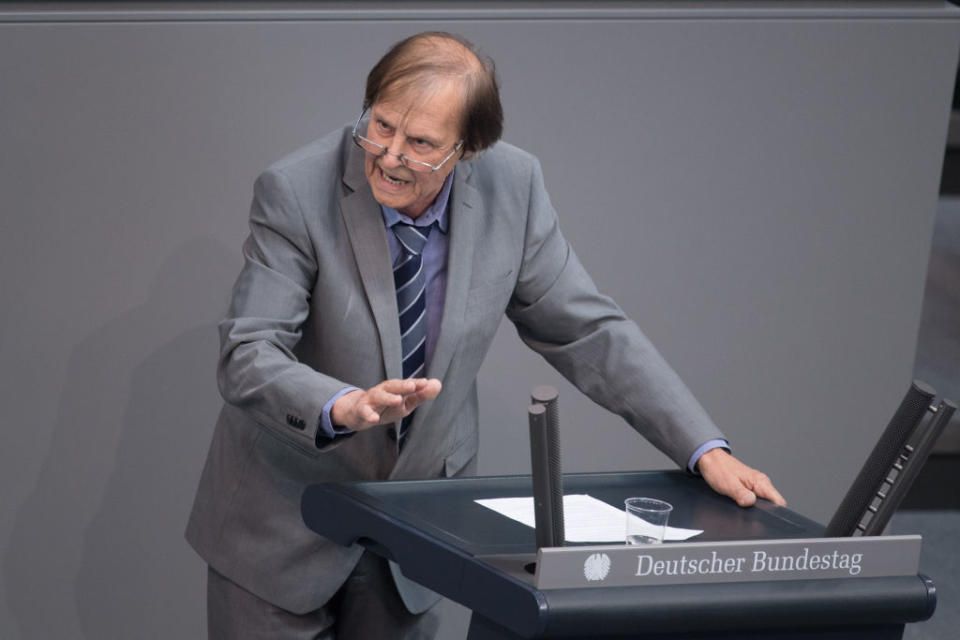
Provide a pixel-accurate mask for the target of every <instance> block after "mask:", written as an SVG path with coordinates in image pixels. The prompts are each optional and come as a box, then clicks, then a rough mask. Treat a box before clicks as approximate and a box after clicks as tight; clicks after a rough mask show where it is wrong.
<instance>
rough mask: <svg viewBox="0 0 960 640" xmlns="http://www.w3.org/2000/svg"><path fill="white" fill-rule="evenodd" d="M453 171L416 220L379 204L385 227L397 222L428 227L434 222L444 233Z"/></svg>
mask: <svg viewBox="0 0 960 640" xmlns="http://www.w3.org/2000/svg"><path fill="white" fill-rule="evenodd" d="M455 172H456V169H454V170H453V171H451V172H450V175H448V176H447V179H446V180H444V181H443V187H442V188H441V189H440V193H438V194H437V197H436V199H435V200H434V201H433V204H431V205H430V206H429V207H427V210H426V211H424V212H423V213H422V214H420V215H419V216H418V217H417V219H416V220H414V219H412V218H410V217H409V216H405V215H403V214H402V213H400V212H399V211H397V210H396V209H391V208H390V207H386V206H384V205H380V211H381V212H382V213H383V222H384V224H386V225H387V228H388V229H389V228H390V227H392V226H393V225H395V224H397V223H398V222H403V223H404V224H412V225H414V226H416V227H429V226H430V225H431V224H433V223H434V222H436V223H437V227H438V228H439V229H440V231H441V232H443V233H446V232H447V224H448V216H447V203H448V202H449V201H450V189H451V187H452V185H453V174H454V173H455Z"/></svg>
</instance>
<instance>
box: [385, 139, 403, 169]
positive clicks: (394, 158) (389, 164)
mask: <svg viewBox="0 0 960 640" xmlns="http://www.w3.org/2000/svg"><path fill="white" fill-rule="evenodd" d="M392 147H393V145H391V146H389V147H387V148H386V149H385V150H384V152H383V156H382V157H381V158H380V166H382V167H383V168H385V169H391V168H394V167H399V166H400V165H402V164H403V162H401V161H400V154H399V153H397V152H396V151H395V150H394V149H393V148H392Z"/></svg>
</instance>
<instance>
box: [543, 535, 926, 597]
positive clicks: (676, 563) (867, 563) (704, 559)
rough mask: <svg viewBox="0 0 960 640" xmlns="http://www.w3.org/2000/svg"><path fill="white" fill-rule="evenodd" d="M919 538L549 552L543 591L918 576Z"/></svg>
mask: <svg viewBox="0 0 960 640" xmlns="http://www.w3.org/2000/svg"><path fill="white" fill-rule="evenodd" d="M920 543H921V537H920V536H918V535H911V536H877V537H873V536H863V537H856V538H810V539H792V540H743V541H729V542H681V543H667V544H651V545H636V546H632V545H631V546H627V545H604V546H583V547H545V548H542V549H540V551H539V552H538V553H537V573H536V579H535V583H536V586H537V588H538V589H572V588H583V587H626V586H642V585H668V584H692V583H698V584H703V583H710V582H759V581H770V580H819V579H835V578H875V577H882V576H910V575H916V573H917V569H918V566H919V563H920Z"/></svg>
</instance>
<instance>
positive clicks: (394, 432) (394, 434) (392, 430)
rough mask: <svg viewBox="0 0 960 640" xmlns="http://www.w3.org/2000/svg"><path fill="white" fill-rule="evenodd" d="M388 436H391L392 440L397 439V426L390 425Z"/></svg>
mask: <svg viewBox="0 0 960 640" xmlns="http://www.w3.org/2000/svg"><path fill="white" fill-rule="evenodd" d="M387 437H388V438H390V439H391V440H393V441H394V442H396V441H397V429H396V427H390V428H389V429H387Z"/></svg>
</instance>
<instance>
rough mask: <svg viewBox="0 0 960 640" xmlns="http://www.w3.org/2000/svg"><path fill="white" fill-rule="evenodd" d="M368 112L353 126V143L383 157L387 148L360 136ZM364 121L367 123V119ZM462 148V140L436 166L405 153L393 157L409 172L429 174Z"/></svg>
mask: <svg viewBox="0 0 960 640" xmlns="http://www.w3.org/2000/svg"><path fill="white" fill-rule="evenodd" d="M369 110H370V109H369V108H367V109H364V110H363V111H362V112H361V113H360V117H359V118H357V123H356V124H355V125H353V141H354V142H355V143H356V145H357V146H358V147H360V148H361V149H363V150H364V151H366V152H367V153H371V154H373V155H374V156H377V157H379V156H385V155H387V153H388V152H389V151H390V150H389V149H388V148H387V147H385V146H383V145H382V144H380V143H379V142H374V141H373V140H371V139H370V138H368V137H366V136H363V135H360V131H364V132H366V127H361V126H360V125H361V123H362V122H364V118H365V117H366V116H367V115H368V111H369ZM366 121H367V122H369V118H368V119H367V120H366ZM462 147H463V140H461V141H460V142H458V143H457V144H456V145H454V147H453V150H452V151H451V152H450V153H448V154H447V157H445V158H444V159H443V160H441V161H440V162H439V163H437V164H431V163H430V162H427V161H426V160H418V159H417V158H413V157H411V156H409V155H407V154H406V153H397V154H394V155H396V156H397V159H398V160H399V161H400V164H402V165H403V166H405V167H407V168H408V169H410V170H411V171H420V172H423V173H429V172H433V171H437V170H438V169H440V167H442V166H443V165H445V164H446V163H447V160H449V159H450V158H452V157H453V156H454V155H455V154H456V153H457V152H458V151H460V149H461V148H462Z"/></svg>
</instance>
